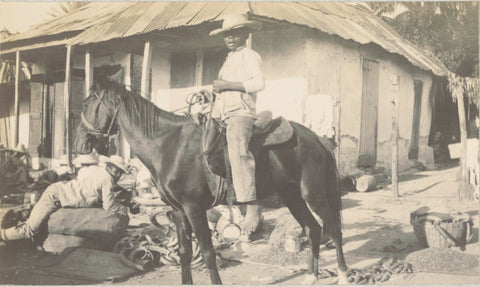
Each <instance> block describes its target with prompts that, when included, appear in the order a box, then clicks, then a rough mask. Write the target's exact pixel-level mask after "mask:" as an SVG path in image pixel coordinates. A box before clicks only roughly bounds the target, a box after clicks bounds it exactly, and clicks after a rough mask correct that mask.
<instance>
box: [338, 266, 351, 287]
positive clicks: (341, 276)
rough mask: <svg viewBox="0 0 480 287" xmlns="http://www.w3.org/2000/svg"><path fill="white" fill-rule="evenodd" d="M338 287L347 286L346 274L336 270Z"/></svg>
mask: <svg viewBox="0 0 480 287" xmlns="http://www.w3.org/2000/svg"><path fill="white" fill-rule="evenodd" d="M337 278H338V282H337V284H338V285H348V284H349V283H348V279H347V272H346V271H340V270H338V277H337Z"/></svg>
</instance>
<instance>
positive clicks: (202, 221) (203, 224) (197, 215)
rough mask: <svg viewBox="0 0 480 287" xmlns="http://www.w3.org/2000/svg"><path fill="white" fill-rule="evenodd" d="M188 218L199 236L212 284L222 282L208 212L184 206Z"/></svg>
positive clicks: (199, 243)
mask: <svg viewBox="0 0 480 287" xmlns="http://www.w3.org/2000/svg"><path fill="white" fill-rule="evenodd" d="M184 208H185V213H186V214H187V217H188V220H189V221H190V223H191V225H192V228H193V232H195V235H196V236H197V240H198V245H199V246H200V250H201V251H202V256H203V262H204V263H205V265H206V266H207V268H208V271H209V272H210V281H211V282H212V284H215V285H219V284H222V280H221V279H220V275H219V274H218V268H217V262H216V260H217V258H216V254H215V250H214V249H213V244H212V237H211V231H210V227H209V226H208V221H207V214H206V212H205V210H203V209H201V208H193V207H184Z"/></svg>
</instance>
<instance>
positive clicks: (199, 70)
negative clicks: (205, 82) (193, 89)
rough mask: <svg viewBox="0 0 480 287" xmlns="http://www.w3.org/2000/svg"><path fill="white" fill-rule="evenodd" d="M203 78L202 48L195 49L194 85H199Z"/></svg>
mask: <svg viewBox="0 0 480 287" xmlns="http://www.w3.org/2000/svg"><path fill="white" fill-rule="evenodd" d="M202 79H203V49H201V48H200V49H197V63H196V65H195V86H201V85H202Z"/></svg>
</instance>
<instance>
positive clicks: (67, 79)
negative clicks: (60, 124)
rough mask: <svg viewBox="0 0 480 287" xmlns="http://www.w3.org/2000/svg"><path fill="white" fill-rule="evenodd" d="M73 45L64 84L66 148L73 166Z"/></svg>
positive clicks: (70, 48)
mask: <svg viewBox="0 0 480 287" xmlns="http://www.w3.org/2000/svg"><path fill="white" fill-rule="evenodd" d="M72 50H73V47H72V46H67V56H66V63H65V85H64V94H63V96H64V103H65V136H66V140H65V149H66V151H67V162H68V166H69V167H72V150H71V139H72V131H71V123H70V93H71V86H72Z"/></svg>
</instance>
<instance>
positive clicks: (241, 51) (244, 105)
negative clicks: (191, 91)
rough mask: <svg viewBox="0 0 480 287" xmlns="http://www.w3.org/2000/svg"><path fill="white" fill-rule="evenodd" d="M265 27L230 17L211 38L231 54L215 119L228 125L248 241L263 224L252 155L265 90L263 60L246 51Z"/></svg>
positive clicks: (219, 84)
mask: <svg viewBox="0 0 480 287" xmlns="http://www.w3.org/2000/svg"><path fill="white" fill-rule="evenodd" d="M261 26H262V24H261V23H260V22H256V21H249V20H248V18H247V16H246V15H244V14H238V15H228V16H226V17H225V19H224V20H223V25H222V28H220V29H216V30H213V31H212V32H211V33H210V36H216V35H221V36H223V37H224V41H225V45H226V46H227V48H228V49H229V50H230V53H229V54H228V56H227V59H226V60H225V62H224V63H223V66H222V68H221V69H220V72H219V76H218V80H215V81H214V82H213V91H214V92H216V93H218V96H217V98H216V100H215V102H214V106H213V112H212V117H215V118H218V119H220V120H222V121H223V122H224V123H225V125H226V136H227V144H228V157H229V159H230V165H231V170H232V179H233V186H234V188H235V193H236V198H237V202H238V203H244V204H246V206H247V209H246V215H245V220H244V222H243V223H242V231H243V233H244V235H246V236H247V237H248V236H249V235H250V234H251V233H252V232H255V231H256V230H257V228H258V227H259V225H260V221H261V205H260V204H259V201H258V200H257V196H256V188H255V160H254V158H253V155H252V153H251V152H250V151H249V149H248V147H249V142H250V138H251V137H252V133H253V127H254V124H255V120H256V109H255V102H256V98H257V92H259V91H262V90H263V89H264V87H265V82H264V80H263V75H262V71H261V69H260V64H261V58H260V56H259V55H258V54H257V53H256V52H255V51H254V50H252V49H251V48H249V47H247V43H246V41H247V39H248V36H249V33H251V32H254V31H258V30H259V29H260V28H261Z"/></svg>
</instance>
